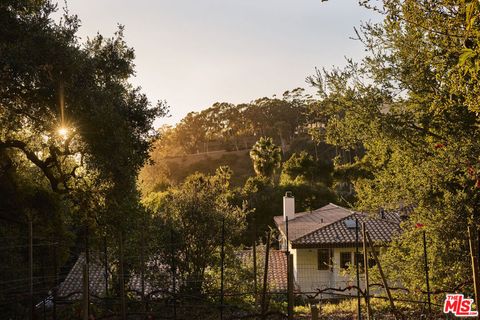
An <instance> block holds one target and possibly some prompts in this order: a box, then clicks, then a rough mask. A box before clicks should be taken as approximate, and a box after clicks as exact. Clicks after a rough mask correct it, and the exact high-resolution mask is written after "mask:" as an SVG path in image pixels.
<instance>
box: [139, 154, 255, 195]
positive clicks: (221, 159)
mask: <svg viewBox="0 0 480 320" xmlns="http://www.w3.org/2000/svg"><path fill="white" fill-rule="evenodd" d="M248 152H249V151H248V150H240V151H225V150H223V151H212V152H206V153H199V154H189V155H184V156H180V157H166V158H157V159H154V160H153V161H154V163H153V164H151V165H148V166H145V167H144V168H143V169H142V171H141V173H140V177H139V183H140V185H141V187H142V190H144V191H153V190H161V189H163V188H164V187H165V186H166V185H168V184H177V183H180V182H182V181H183V180H184V179H185V177H187V176H188V175H190V174H192V173H195V172H202V173H214V172H215V170H216V169H217V168H218V167H220V166H229V167H230V168H231V169H232V170H233V173H234V174H233V176H232V184H233V185H234V186H242V185H243V184H244V183H245V181H246V180H247V178H248V177H249V176H252V175H253V174H254V172H253V167H252V162H251V160H250V157H249V154H248Z"/></svg>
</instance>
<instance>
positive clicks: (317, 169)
mask: <svg viewBox="0 0 480 320" xmlns="http://www.w3.org/2000/svg"><path fill="white" fill-rule="evenodd" d="M332 172H333V166H332V164H329V163H327V162H324V161H322V160H315V159H314V157H313V156H312V155H310V154H308V153H307V152H306V151H301V152H300V153H293V154H292V156H291V157H290V158H289V159H288V160H287V161H285V162H284V163H283V165H282V175H281V180H280V183H281V184H296V185H301V184H310V185H313V184H315V183H317V182H322V183H324V184H325V185H327V186H328V185H330V184H331V179H332V177H331V174H332Z"/></svg>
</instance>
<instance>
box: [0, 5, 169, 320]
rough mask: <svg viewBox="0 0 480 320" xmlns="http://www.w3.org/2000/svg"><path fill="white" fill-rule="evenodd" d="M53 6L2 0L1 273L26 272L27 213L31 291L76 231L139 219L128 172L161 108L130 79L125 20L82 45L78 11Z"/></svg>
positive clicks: (23, 287) (144, 153) (144, 152)
mask: <svg viewBox="0 0 480 320" xmlns="http://www.w3.org/2000/svg"><path fill="white" fill-rule="evenodd" d="M55 10H56V6H55V5H54V4H53V3H52V2H51V1H48V0H40V1H31V0H22V1H2V2H1V4H0V51H1V56H2V58H1V59H0V70H1V71H0V84H1V85H0V190H1V192H0V194H1V195H0V219H1V220H2V224H1V226H0V235H1V236H2V239H4V238H3V236H5V239H7V238H8V239H10V240H9V241H10V243H11V245H12V246H13V245H14V244H17V245H18V248H19V249H18V248H17V250H11V251H8V250H7V251H3V250H2V251H1V252H0V260H1V261H2V262H5V263H4V267H5V269H6V270H7V271H4V270H3V268H2V275H3V276H2V281H3V280H5V279H9V280H10V279H27V276H26V272H27V270H26V269H25V268H24V266H26V265H27V259H28V255H27V251H26V250H27V249H26V248H27V246H26V244H27V243H28V241H27V238H26V236H27V235H28V232H27V230H28V229H27V224H26V222H27V220H28V219H30V218H32V219H33V229H34V243H36V244H38V250H37V248H36V249H35V256H34V260H35V261H36V262H35V270H34V276H35V277H39V278H42V279H45V281H43V282H42V283H39V285H38V286H37V287H36V289H35V290H36V292H37V293H38V297H35V299H37V298H38V299H39V298H40V297H41V298H42V299H43V298H44V296H46V294H47V292H48V290H50V289H51V288H52V287H53V286H54V283H53V279H54V278H55V277H54V276H53V275H52V274H53V267H52V265H53V264H54V263H53V261H54V260H56V262H58V267H59V269H60V267H62V266H63V265H64V263H65V262H66V261H67V260H68V258H69V253H70V250H72V251H74V254H76V253H78V252H75V251H77V250H79V249H80V248H81V247H83V243H84V240H83V239H82V240H79V239H78V238H77V236H79V235H81V234H83V233H84V230H85V229H86V226H88V227H89V229H90V234H91V236H92V238H94V236H98V235H101V234H103V233H104V232H106V231H107V230H108V231H109V232H113V231H115V234H116V231H117V230H119V229H120V230H125V229H127V225H129V224H132V223H133V222H134V221H135V220H137V219H138V217H139V215H140V213H141V210H140V208H139V203H138V201H139V198H138V193H137V191H136V186H135V179H136V176H137V174H138V171H139V169H140V168H141V167H142V166H143V165H144V164H145V162H146V161H147V159H148V156H149V151H150V146H151V141H152V139H153V138H154V137H155V135H156V134H155V132H154V131H153V121H154V119H155V118H156V117H157V116H161V115H163V114H164V112H165V111H166V110H165V106H164V104H163V103H159V104H158V105H157V106H151V105H150V103H149V102H148V100H147V98H146V97H145V95H143V94H142V93H141V92H140V90H139V88H135V87H133V86H132V85H131V84H129V82H128V79H129V77H130V76H132V75H133V74H134V64H133V59H134V51H133V49H132V48H129V47H128V46H127V44H126V43H125V41H124V36H123V27H119V29H118V31H117V32H116V33H115V34H114V36H113V37H112V38H104V37H103V36H101V35H97V36H96V37H94V38H92V39H91V40H89V41H88V42H87V43H85V44H81V43H80V42H79V39H78V37H77V36H76V33H77V30H78V27H79V20H78V18H77V17H76V16H74V15H68V14H66V15H64V16H63V18H62V19H61V22H59V23H56V22H54V20H53V19H52V13H54V12H55ZM60 128H62V129H63V131H62V132H60V131H59V129H60ZM133 225H135V224H133ZM75 242H77V243H75ZM57 243H61V244H59V245H57ZM80 243H82V245H80ZM92 244H96V243H95V242H93V241H92ZM74 245H75V246H74ZM55 249H58V250H57V251H56V252H55ZM54 253H56V257H55V254H54ZM47 266H48V267H47ZM17 269H22V271H21V272H18V273H17V274H13V273H14V272H15V270H17ZM10 271H12V274H10ZM40 274H42V275H43V277H40ZM4 276H5V277H8V278H3V277H4ZM60 280H61V279H60ZM27 289H28V285H27V282H26V281H23V280H21V281H19V282H18V286H17V287H16V289H15V287H13V286H12V287H5V290H3V289H2V292H0V295H1V298H2V300H4V301H7V300H5V299H3V298H4V297H5V296H9V293H11V290H13V291H14V292H17V293H18V292H19V293H21V294H24V293H25V292H27ZM4 295H5V296H4ZM10 297H14V296H13V295H10ZM24 302H25V301H20V302H19V303H24ZM15 303H16V302H13V301H12V309H13V308H14V307H15ZM26 306H27V305H26V304H25V303H24V305H23V307H24V308H25V307H26ZM2 315H3V316H5V317H9V316H10V314H9V313H8V311H2Z"/></svg>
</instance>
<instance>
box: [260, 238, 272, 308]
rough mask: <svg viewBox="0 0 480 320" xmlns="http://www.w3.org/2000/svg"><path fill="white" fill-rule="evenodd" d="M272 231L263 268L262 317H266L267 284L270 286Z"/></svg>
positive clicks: (268, 239)
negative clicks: (269, 270)
mask: <svg viewBox="0 0 480 320" xmlns="http://www.w3.org/2000/svg"><path fill="white" fill-rule="evenodd" d="M271 236H272V232H271V231H268V235H267V243H266V244H265V246H266V248H265V267H264V270H263V288H262V317H265V313H266V312H267V286H268V256H269V254H270V238H271Z"/></svg>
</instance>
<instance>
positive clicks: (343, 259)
mask: <svg viewBox="0 0 480 320" xmlns="http://www.w3.org/2000/svg"><path fill="white" fill-rule="evenodd" d="M351 263H352V254H351V253H350V252H340V268H343V269H347V268H348V265H350V264H351Z"/></svg>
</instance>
